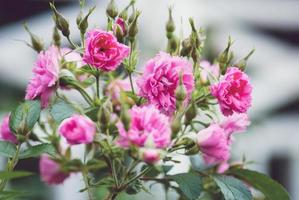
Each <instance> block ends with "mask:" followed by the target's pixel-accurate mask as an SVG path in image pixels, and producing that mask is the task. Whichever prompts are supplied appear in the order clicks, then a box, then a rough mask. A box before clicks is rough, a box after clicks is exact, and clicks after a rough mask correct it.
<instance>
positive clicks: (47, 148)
mask: <svg viewBox="0 0 299 200" xmlns="http://www.w3.org/2000/svg"><path fill="white" fill-rule="evenodd" d="M45 153H46V154H50V155H55V153H56V150H55V148H54V146H53V145H51V144H39V145H35V146H32V147H29V148H28V149H26V150H24V151H23V152H21V153H20V155H19V158H20V159H25V158H32V157H39V156H40V155H41V154H45Z"/></svg>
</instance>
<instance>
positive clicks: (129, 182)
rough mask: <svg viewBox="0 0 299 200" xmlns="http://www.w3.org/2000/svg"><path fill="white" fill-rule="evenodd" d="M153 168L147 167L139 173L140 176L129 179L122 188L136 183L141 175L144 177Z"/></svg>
mask: <svg viewBox="0 0 299 200" xmlns="http://www.w3.org/2000/svg"><path fill="white" fill-rule="evenodd" d="M152 168H153V166H149V167H147V168H145V169H144V170H143V171H142V172H140V174H138V175H137V176H135V177H133V178H131V179H130V180H129V181H128V182H127V183H126V184H124V185H123V186H122V188H123V189H125V188H127V187H128V186H129V185H130V184H131V183H132V182H134V181H136V180H137V179H139V178H140V177H142V176H143V175H145V174H146V173H147V172H149V171H150V170H151V169H152Z"/></svg>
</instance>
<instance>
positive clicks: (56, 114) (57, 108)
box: [50, 98, 76, 124]
mask: <svg viewBox="0 0 299 200" xmlns="http://www.w3.org/2000/svg"><path fill="white" fill-rule="evenodd" d="M50 113H51V115H52V117H53V118H54V120H55V121H56V123H58V124H60V122H62V120H64V119H66V118H69V117H71V116H72V115H73V114H74V113H76V110H75V108H74V107H73V106H72V105H70V104H69V103H67V102H65V101H64V100H63V99H61V98H58V99H57V100H56V101H55V103H54V104H53V105H52V107H51V109H50Z"/></svg>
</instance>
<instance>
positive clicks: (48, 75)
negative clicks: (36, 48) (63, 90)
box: [25, 46, 59, 108]
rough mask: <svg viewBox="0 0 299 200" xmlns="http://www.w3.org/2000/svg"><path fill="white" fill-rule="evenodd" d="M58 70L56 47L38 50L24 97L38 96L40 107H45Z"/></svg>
mask: <svg viewBox="0 0 299 200" xmlns="http://www.w3.org/2000/svg"><path fill="white" fill-rule="evenodd" d="M58 70H59V63H58V49H57V48H56V47H55V46H51V47H50V48H49V49H48V50H46V51H42V52H40V53H39V54H38V57H37V61H36V62H35V66H34V68H33V70H32V71H33V74H34V75H33V78H32V79H31V80H30V82H29V84H28V86H27V89H26V96H25V99H26V100H33V99H35V98H37V97H40V99H41V104H42V107H43V108H45V107H47V106H48V104H49V99H50V97H51V95H52V93H53V92H54V87H55V84H56V82H57V80H58Z"/></svg>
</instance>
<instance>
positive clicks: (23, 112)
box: [9, 100, 41, 135]
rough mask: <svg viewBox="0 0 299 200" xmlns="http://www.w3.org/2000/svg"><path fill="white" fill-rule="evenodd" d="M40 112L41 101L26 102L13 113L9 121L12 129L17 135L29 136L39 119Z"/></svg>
mask: <svg viewBox="0 0 299 200" xmlns="http://www.w3.org/2000/svg"><path fill="white" fill-rule="evenodd" d="M40 112H41V104H40V101H38V100H34V101H25V102H24V103H22V104H20V105H19V106H18V107H17V108H16V109H15V110H14V111H13V112H12V113H11V115H10V119H9V126H10V129H11V130H12V131H13V132H14V133H16V134H22V135H25V134H27V133H28V132H30V131H31V130H32V129H33V127H34V125H35V123H36V122H37V120H38V119H39V115H40Z"/></svg>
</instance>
